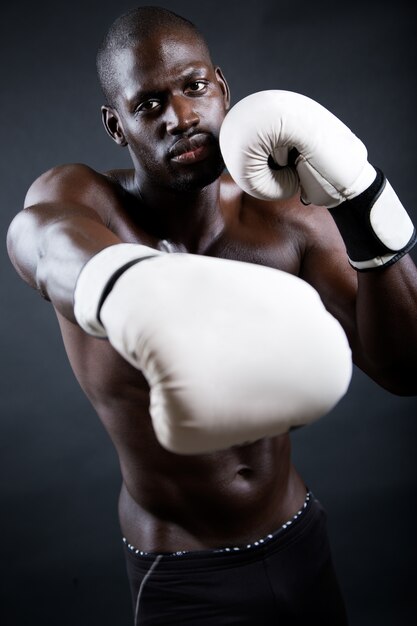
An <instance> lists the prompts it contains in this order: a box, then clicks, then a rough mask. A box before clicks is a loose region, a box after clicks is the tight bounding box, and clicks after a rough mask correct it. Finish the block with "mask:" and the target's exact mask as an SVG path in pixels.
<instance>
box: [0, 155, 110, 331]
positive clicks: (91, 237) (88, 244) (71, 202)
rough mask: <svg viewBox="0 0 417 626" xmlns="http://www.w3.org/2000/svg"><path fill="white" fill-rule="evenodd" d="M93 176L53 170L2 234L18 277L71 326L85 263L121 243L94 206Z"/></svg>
mask: <svg viewBox="0 0 417 626" xmlns="http://www.w3.org/2000/svg"><path fill="white" fill-rule="evenodd" d="M103 196H104V194H103V189H102V186H100V183H99V177H98V175H97V174H96V173H95V172H93V171H92V170H90V169H89V168H87V167H85V166H81V165H74V166H64V167H59V168H55V169H53V170H51V171H49V172H46V173H45V174H43V175H42V176H40V177H39V178H38V179H37V180H36V181H35V182H34V183H33V184H32V186H31V187H30V189H29V191H28V193H27V195H26V199H25V208H24V210H23V211H21V212H20V213H19V214H18V215H17V216H16V217H15V218H14V220H13V221H12V223H11V225H10V227H9V231H8V234H7V247H8V252H9V256H10V259H11V261H12V263H13V265H14V267H15V268H16V271H17V272H18V274H19V275H20V276H21V277H22V278H23V280H25V281H26V282H27V283H28V284H29V285H30V286H31V287H33V288H35V289H37V290H38V291H39V292H40V294H41V295H42V296H43V297H44V298H46V299H47V300H50V301H51V302H52V303H53V305H54V306H55V307H56V309H57V310H58V311H59V312H60V313H62V314H63V315H64V316H65V317H66V318H67V319H69V320H70V321H72V322H75V319H74V313H73V293H74V287H75V283H76V280H77V277H78V275H79V273H80V271H81V268H82V267H83V266H84V264H85V263H86V262H87V261H88V259H90V258H91V257H92V256H93V255H94V254H96V253H97V252H99V251H100V250H102V249H103V248H105V247H107V246H109V245H112V244H115V243H119V242H120V240H119V238H118V237H116V235H114V234H113V233H112V232H111V231H110V230H109V229H108V228H106V226H105V224H104V222H103V220H102V218H101V217H100V215H99V214H98V212H97V211H96V210H95V208H94V207H93V205H92V204H93V203H92V198H93V197H94V198H96V201H97V202H98V203H99V202H100V201H102V202H103V205H104V206H105V205H106V203H108V200H106V199H104V197H103Z"/></svg>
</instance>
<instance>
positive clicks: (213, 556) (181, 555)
mask: <svg viewBox="0 0 417 626" xmlns="http://www.w3.org/2000/svg"><path fill="white" fill-rule="evenodd" d="M317 508H320V510H322V509H321V505H320V503H319V502H318V500H317V499H316V498H315V497H314V495H313V493H312V492H311V491H308V492H307V494H306V497H305V500H304V503H303V505H302V507H301V508H300V509H299V510H298V511H297V513H295V515H293V516H292V517H291V518H290V519H289V520H288V521H286V522H285V523H284V524H282V525H281V526H280V527H279V528H278V529H277V530H276V531H275V532H273V533H270V534H268V535H266V536H265V537H262V538H261V539H257V540H256V541H253V542H252V543H249V544H245V545H239V546H233V547H221V548H214V549H205V550H189V551H185V550H179V551H177V552H146V551H144V550H140V549H139V548H137V547H135V546H133V545H132V544H130V543H129V542H128V541H127V539H126V538H125V537H123V543H124V547H125V552H126V554H127V556H128V557H130V559H129V560H132V561H134V562H135V563H136V565H137V566H140V565H141V564H143V566H144V567H148V566H149V563H150V562H153V561H154V560H155V558H156V557H158V556H162V557H163V561H164V564H165V566H166V565H167V564H169V563H172V564H175V565H178V564H179V563H180V562H183V563H184V564H185V563H186V562H189V563H190V564H191V563H192V562H193V563H196V562H197V561H199V562H200V563H202V562H205V561H213V562H216V563H219V562H220V561H221V560H222V557H223V558H226V559H227V560H230V558H231V557H236V558H239V560H242V559H243V560H245V557H248V558H249V559H251V558H252V556H254V557H255V558H257V557H258V555H259V552H260V551H264V550H269V549H273V548H274V546H276V547H277V548H281V546H282V545H284V544H286V543H287V541H291V539H292V536H293V535H294V532H296V529H298V530H299V531H300V532H301V529H302V527H304V526H307V525H308V524H309V521H310V518H311V516H312V514H313V512H314V510H317ZM292 530H294V532H292ZM297 534H298V532H297Z"/></svg>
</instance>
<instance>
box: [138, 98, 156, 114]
mask: <svg viewBox="0 0 417 626" xmlns="http://www.w3.org/2000/svg"><path fill="white" fill-rule="evenodd" d="M159 104H160V102H159V100H155V99H150V100H145V102H141V103H140V104H139V105H138V106H137V107H136V109H135V113H142V112H145V113H146V112H147V111H153V110H154V109H156V108H157V107H158V106H159Z"/></svg>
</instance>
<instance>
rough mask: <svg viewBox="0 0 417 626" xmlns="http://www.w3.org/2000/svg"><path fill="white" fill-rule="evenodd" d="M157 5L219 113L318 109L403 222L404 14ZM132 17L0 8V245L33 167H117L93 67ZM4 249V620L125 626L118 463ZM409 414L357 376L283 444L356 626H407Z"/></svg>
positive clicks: (407, 66)
mask: <svg viewBox="0 0 417 626" xmlns="http://www.w3.org/2000/svg"><path fill="white" fill-rule="evenodd" d="M160 4H161V5H162V6H166V7H168V8H171V9H173V10H175V11H177V12H179V13H181V14H183V15H184V16H186V17H188V18H189V19H191V20H193V21H195V22H196V23H197V25H199V26H200V28H201V29H202V30H203V32H204V33H205V35H206V36H207V38H208V40H209V43H210V44H211V48H212V51H213V57H214V60H215V62H216V63H218V64H220V65H221V66H222V68H223V70H224V73H225V75H226V76H227V77H228V79H229V82H230V85H231V88H232V94H233V102H236V101H237V100H239V99H240V98H241V97H243V96H245V95H247V94H249V93H251V92H253V91H257V90H261V89H269V88H282V89H290V90H293V91H299V92H301V93H304V94H306V95H308V96H310V97H312V98H314V99H316V100H318V101H319V102H321V103H322V104H323V105H325V106H327V107H328V108H329V109H331V110H332V111H333V112H334V113H335V114H336V115H338V116H339V117H340V118H341V119H342V120H344V121H345V122H346V123H347V124H348V125H349V126H350V127H351V128H352V129H353V130H354V131H355V132H356V134H358V135H359V136H360V137H361V138H362V139H363V141H364V142H365V143H366V144H367V146H368V150H369V154H370V160H371V161H372V162H373V163H375V164H377V165H379V166H380V167H382V168H383V169H384V170H385V172H386V174H387V175H388V176H389V178H390V180H391V182H392V183H393V185H394V187H395V188H396V190H397V192H398V194H399V195H400V197H401V199H402V200H403V202H404V203H405V205H406V206H407V207H408V209H409V211H410V213H411V214H412V215H413V216H414V219H415V221H417V211H416V209H415V207H416V188H415V184H414V181H415V166H416V157H415V151H414V146H415V144H416V130H415V129H416V126H415V116H414V112H415V108H416V87H415V74H416V41H415V39H416V37H415V20H414V13H413V9H412V7H411V4H410V5H409V3H408V2H405V1H403V0H397V1H396V2H394V1H392V2H384V3H381V2H377V1H375V2H373V1H368V2H367V1H366V0H364V1H362V2H359V1H357V0H354V1H351V2H349V3H337V4H336V3H333V2H319V1H318V2H311V1H310V2H309V1H307V0H298V2H294V1H290V0H246V1H239V2H238V1H227V0H221V1H220V0H214V1H211V2H207V3H206V4H198V3H194V2H191V1H190V0H178V1H172V2H169V1H167V2H161V3H160ZM133 6H135V3H130V2H118V3H117V4H116V3H110V2H106V1H105V0H100V1H99V0H91V1H88V0H85V1H82V0H73V1H72V2H71V3H58V2H39V3H29V2H23V3H22V2H21V3H14V4H9V5H8V6H7V7H3V9H2V10H1V14H0V21H1V26H0V28H1V33H0V34H1V38H0V50H1V63H0V65H1V68H0V70H1V77H2V78H1V92H2V93H1V100H0V110H1V130H2V158H1V185H0V194H1V212H0V225H1V232H2V236H3V241H4V239H5V233H6V229H7V226H8V224H9V222H10V220H11V219H12V217H13V215H14V214H15V213H16V212H17V211H18V210H19V209H20V207H21V205H22V201H23V198H24V194H25V191H26V189H27V187H28V186H29V184H30V183H31V182H32V180H33V179H34V178H35V177H36V176H37V175H39V174H40V173H41V172H42V171H44V170H46V169H48V168H50V167H52V166H53V165H56V164H58V163H64V162H74V161H75V162H85V163H88V164H89V165H91V166H92V167H95V168H97V169H99V170H105V169H108V168H111V167H117V166H119V167H124V166H127V165H128V163H129V161H128V155H127V153H126V152H125V151H123V150H120V149H118V148H116V147H115V146H114V145H113V144H112V142H110V140H109V139H108V138H107V136H106V135H105V133H104V130H103V128H102V126H101V121H100V116H99V106H100V104H101V96H100V92H99V89H98V86H97V83H96V79H95V67H94V56H95V50H96V48H97V45H98V43H99V41H100V39H101V37H102V35H103V34H104V32H105V30H106V28H107V27H108V25H109V24H110V23H111V22H112V21H113V19H114V18H115V17H116V16H117V15H119V14H120V13H122V12H124V11H125V10H126V9H128V8H131V7H133ZM0 254H1V265H0V271H1V285H2V294H3V295H2V299H1V300H2V304H1V320H2V325H1V359H2V376H1V377H0V385H1V389H0V391H1V393H0V403H1V404H0V406H1V421H0V428H1V433H0V442H1V448H2V454H1V463H2V468H1V469H2V471H1V517H0V519H1V526H2V528H1V551H2V554H1V557H2V558H1V576H2V580H1V586H0V589H1V594H2V597H1V601H0V611H2V612H3V613H4V619H3V621H2V623H3V624H7V625H12V624H13V625H16V626H24V625H27V624H32V625H36V626H37V625H39V626H55V625H58V624H59V625H60V626H66V625H72V626H84V625H85V626H87V625H89V626H94V625H96V624H97V625H98V624H100V625H101V626H110V625H111V626H125V625H128V624H130V623H131V612H130V598H129V593H128V587H127V581H126V578H125V573H124V563H123V558H122V551H121V545H120V533H119V528H118V522H117V515H116V505H117V495H118V489H119V484H120V476H119V468H118V463H117V458H116V455H115V453H114V451H113V448H112V446H111V443H110V441H109V440H108V438H107V435H106V434H105V432H104V430H103V429H102V427H101V426H100V424H99V422H98V419H97V418H96V416H95V414H94V412H93V411H92V409H91V407H90V406H89V404H88V402H87V401H86V399H85V398H84V396H83V395H82V392H81V391H80V389H79V388H78V386H77V384H76V382H75V380H74V378H73V375H72V372H71V370H70V368H69V365H68V364H67V361H66V357H65V353H64V350H63V347H62V344H61V340H60V336H59V332H58V327H57V323H56V320H55V317H54V314H53V311H52V309H51V307H50V305H48V304H47V303H45V302H43V301H42V300H41V299H40V298H39V297H38V296H37V295H36V294H35V293H34V292H33V291H31V290H30V289H29V288H28V287H26V286H25V285H24V284H23V283H22V282H21V281H20V280H19V279H18V277H17V275H16V274H15V273H14V271H13V269H12V267H11V265H10V263H9V261H8V258H7V254H6V250H5V246H4V245H3V246H1V252H0ZM413 255H414V258H415V254H414V253H413ZM416 409H417V400H416V398H399V397H396V396H393V395H391V394H389V393H388V392H386V391H384V390H382V389H380V388H379V387H377V386H376V385H375V384H374V383H373V382H371V381H370V380H369V379H367V378H366V377H365V376H364V375H363V374H362V373H360V372H359V371H355V374H354V378H353V382H352V385H351V389H350V391H349V393H348V395H347V396H346V397H345V398H344V399H343V400H342V401H341V403H340V404H339V405H338V406H337V408H336V409H335V410H334V411H333V412H332V413H331V414H330V415H328V416H327V417H326V418H324V419H323V420H322V421H321V422H319V423H317V424H315V425H314V426H312V427H309V428H307V429H304V430H300V431H298V432H297V433H296V434H295V435H294V436H293V442H294V456H295V459H296V463H297V465H298V468H299V469H300V471H301V472H302V474H303V476H304V478H305V480H306V481H307V482H308V484H309V485H310V487H311V488H312V489H313V490H314V491H315V492H316V494H317V495H318V496H319V497H320V499H321V501H322V502H323V504H324V505H325V506H326V508H327V510H328V513H329V524H330V533H331V539H332V544H333V550H334V555H335V561H336V565H337V568H338V571H339V574H340V579H341V582H342V585H343V588H344V592H345V596H346V599H347V603H348V607H349V612H350V617H351V624H352V625H353V626H372V625H378V626H384V625H387V626H388V625H391V626H399V625H404V626H405V625H408V624H411V623H414V619H415V615H416V608H417V602H416V599H415V591H416V578H417V577H416V573H415V560H416V556H417V551H416V541H415V535H416V533H415V526H416V520H417V513H416V507H415V505H414V500H415V497H416V494H417V488H416V487H417V485H416V482H417V481H416V465H417V463H416V460H415V459H416V455H415V446H416V442H417V426H416V424H417V415H416V413H417V411H416ZM1 617H2V616H1V615H0V619H1ZM254 626H256V625H254Z"/></svg>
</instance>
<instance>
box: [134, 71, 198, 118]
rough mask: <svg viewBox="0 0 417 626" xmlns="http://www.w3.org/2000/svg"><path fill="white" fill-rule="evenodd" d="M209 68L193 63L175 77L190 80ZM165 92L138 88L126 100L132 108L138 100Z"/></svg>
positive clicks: (144, 99)
mask: <svg viewBox="0 0 417 626" xmlns="http://www.w3.org/2000/svg"><path fill="white" fill-rule="evenodd" d="M208 71H209V68H208V67H207V66H204V65H199V66H196V65H193V66H192V67H187V68H186V69H184V71H183V72H182V73H180V74H179V75H178V77H177V80H179V81H192V80H193V79H194V80H195V79H197V78H199V77H200V76H201V75H202V74H203V73H205V74H207V72H208ZM164 92H165V89H157V88H156V89H149V90H143V89H139V90H138V91H137V92H136V93H134V94H133V96H132V97H131V98H128V100H127V102H128V105H129V108H133V107H134V106H135V105H137V104H138V102H144V101H146V100H150V99H152V98H159V97H161V96H162V95H163V94H164Z"/></svg>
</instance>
